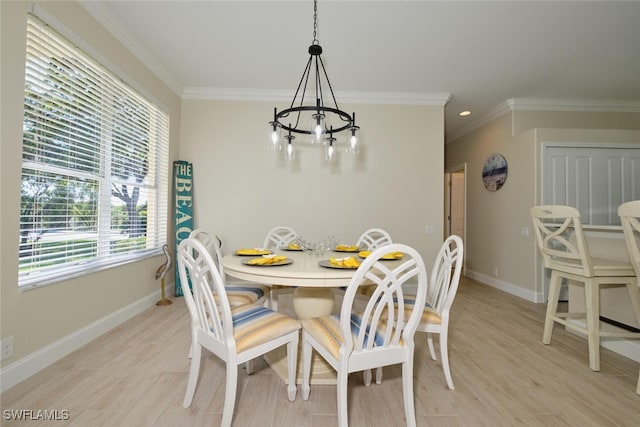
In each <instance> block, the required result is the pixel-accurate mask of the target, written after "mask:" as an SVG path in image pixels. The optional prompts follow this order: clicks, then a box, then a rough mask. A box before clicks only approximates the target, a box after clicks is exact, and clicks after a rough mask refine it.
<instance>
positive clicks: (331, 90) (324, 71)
mask: <svg viewBox="0 0 640 427" xmlns="http://www.w3.org/2000/svg"><path fill="white" fill-rule="evenodd" d="M318 59H320V65H322V72H323V73H324V78H325V79H326V80H327V86H329V92H330V93H331V98H333V103H334V104H335V106H336V109H338V110H339V109H340V107H339V106H338V101H336V96H335V95H334V93H333V86H331V81H329V76H328V75H327V70H326V68H324V61H322V58H321V57H318ZM316 65H317V64H316Z"/></svg>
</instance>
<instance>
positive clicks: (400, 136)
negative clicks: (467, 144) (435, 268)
mask: <svg viewBox="0 0 640 427" xmlns="http://www.w3.org/2000/svg"><path fill="white" fill-rule="evenodd" d="M273 107H274V103H270V102H245V101H238V102H231V101H202V100H190V101H184V102H183V110H182V132H181V144H180V157H181V159H183V160H187V161H190V162H192V163H193V166H194V204H195V207H194V214H195V223H196V226H197V227H202V228H205V229H208V230H211V231H212V232H215V233H218V234H220V236H221V237H222V238H223V240H224V241H225V245H226V246H225V248H226V250H227V251H231V250H233V249H234V248H238V247H241V246H246V245H261V244H262V241H263V239H264V236H265V234H266V233H267V232H268V231H269V230H270V229H271V228H272V227H274V226H277V225H288V226H291V227H293V228H294V229H295V230H296V231H297V232H298V233H300V234H301V235H302V236H303V237H304V238H306V239H308V240H312V241H315V240H319V239H322V238H324V237H326V236H328V235H335V236H336V237H338V238H339V239H340V240H341V241H342V242H344V243H355V240H356V239H357V238H358V237H359V236H360V234H361V233H362V232H363V231H365V230H366V229H367V228H371V227H382V228H384V229H386V230H387V231H389V233H390V234H391V236H392V238H393V239H394V241H397V242H403V243H408V244H409V245H412V246H414V247H416V248H417V249H418V250H419V251H420V252H421V253H422V254H423V255H424V256H425V258H426V259H427V260H429V259H433V257H435V254H436V252H437V249H438V248H439V245H440V244H441V242H442V236H443V229H442V224H443V213H442V200H443V179H444V178H443V176H444V170H443V161H442V159H443V156H444V143H443V140H444V128H443V127H444V109H443V107H442V106H438V107H434V106H394V105H384V106H376V105H341V107H342V108H344V109H346V110H347V111H356V113H357V115H358V121H359V125H360V126H361V128H362V135H361V136H362V146H361V151H360V155H359V156H358V157H353V156H350V155H347V153H344V152H341V153H340V157H339V160H338V161H337V162H336V163H335V164H334V165H333V167H328V165H327V164H326V163H325V161H324V154H323V151H322V149H321V148H319V147H315V146H310V145H304V146H298V148H297V161H298V162H297V163H295V164H294V165H290V164H289V163H287V162H285V161H283V160H281V159H279V158H278V156H277V152H274V151H269V150H268V149H267V145H268V144H267V140H268V125H267V122H268V121H269V120H270V118H271V116H272V115H273ZM278 107H281V106H278ZM427 225H432V226H433V234H430V235H426V234H425V226H427ZM427 264H429V262H428V263H427Z"/></svg>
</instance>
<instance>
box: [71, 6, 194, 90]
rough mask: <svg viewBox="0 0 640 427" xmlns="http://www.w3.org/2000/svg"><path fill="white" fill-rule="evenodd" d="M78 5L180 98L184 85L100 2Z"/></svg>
mask: <svg viewBox="0 0 640 427" xmlns="http://www.w3.org/2000/svg"><path fill="white" fill-rule="evenodd" d="M78 2H79V3H80V5H81V6H82V7H83V8H84V9H85V10H86V11H87V12H88V13H89V14H90V15H91V16H93V17H94V18H95V20H96V21H98V22H99V23H100V24H102V26H103V27H105V29H106V30H107V31H108V32H109V33H111V34H112V35H113V36H114V37H115V38H116V39H118V41H119V42H120V43H122V44H123V45H124V47H126V48H127V49H128V50H129V51H131V53H132V54H133V55H134V56H135V57H136V58H138V59H139V60H140V62H142V63H143V64H144V65H145V66H146V67H147V68H148V69H149V70H150V71H151V72H152V73H153V74H155V75H156V76H158V78H159V79H160V80H161V81H162V82H163V83H164V84H166V85H167V86H168V87H169V89H171V91H172V92H173V93H175V94H176V95H178V96H180V94H181V93H182V91H183V89H184V85H183V84H182V82H180V80H178V79H177V78H176V77H175V75H173V73H171V72H170V71H169V70H168V69H167V67H165V65H164V64H162V63H161V62H160V61H158V59H157V58H156V57H155V56H154V55H153V54H152V53H151V51H149V49H147V48H146V47H145V46H144V45H143V44H142V43H140V42H139V41H138V40H137V38H136V37H135V36H134V35H133V34H132V33H131V32H130V31H129V30H128V29H127V27H125V26H124V25H123V24H122V22H121V21H120V20H119V19H118V18H117V17H115V16H114V15H113V13H111V12H110V11H109V10H108V9H107V8H106V7H105V6H104V5H102V3H101V2H97V1H90V0H79V1H78Z"/></svg>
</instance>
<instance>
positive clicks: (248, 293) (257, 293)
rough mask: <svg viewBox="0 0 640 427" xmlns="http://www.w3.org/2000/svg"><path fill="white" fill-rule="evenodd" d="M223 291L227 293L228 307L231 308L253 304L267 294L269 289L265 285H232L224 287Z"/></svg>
mask: <svg viewBox="0 0 640 427" xmlns="http://www.w3.org/2000/svg"><path fill="white" fill-rule="evenodd" d="M225 290H226V291H227V298H228V299H229V306H231V308H233V307H237V306H240V305H246V304H255V302H256V301H258V300H259V299H261V298H263V297H264V296H265V295H266V294H267V292H269V287H268V286H266V285H251V286H242V285H233V286H225Z"/></svg>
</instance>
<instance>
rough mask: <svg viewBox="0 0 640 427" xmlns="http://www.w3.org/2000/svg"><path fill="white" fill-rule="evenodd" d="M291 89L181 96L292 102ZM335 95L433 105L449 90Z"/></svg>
mask: <svg viewBox="0 0 640 427" xmlns="http://www.w3.org/2000/svg"><path fill="white" fill-rule="evenodd" d="M292 98H293V92H292V91H284V90H268V89H244V88H214V87H185V89H184V91H183V92H182V99H200V100H218V101H271V102H290V101H291V99H292ZM336 98H339V99H340V101H341V102H344V103H352V104H398V105H432V106H440V107H444V106H445V105H446V104H447V103H448V102H449V100H450V99H451V94H450V93H443V92H436V93H411V92H338V93H336Z"/></svg>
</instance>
